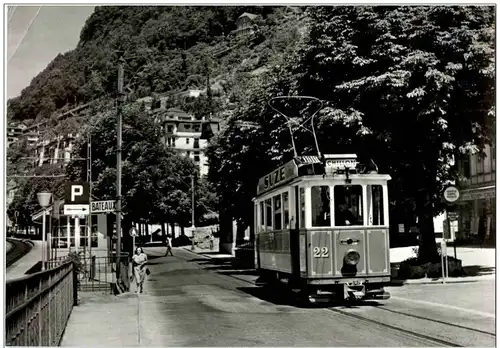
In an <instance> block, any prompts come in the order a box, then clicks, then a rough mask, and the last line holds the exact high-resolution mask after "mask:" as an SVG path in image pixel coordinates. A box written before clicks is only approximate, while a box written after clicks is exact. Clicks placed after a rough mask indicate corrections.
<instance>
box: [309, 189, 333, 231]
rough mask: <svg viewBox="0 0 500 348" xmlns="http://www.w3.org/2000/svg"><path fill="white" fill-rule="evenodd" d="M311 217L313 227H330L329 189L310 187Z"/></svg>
mask: <svg viewBox="0 0 500 348" xmlns="http://www.w3.org/2000/svg"><path fill="white" fill-rule="evenodd" d="M311 217H312V226H313V227H325V226H331V223H330V187H329V186H313V187H311Z"/></svg>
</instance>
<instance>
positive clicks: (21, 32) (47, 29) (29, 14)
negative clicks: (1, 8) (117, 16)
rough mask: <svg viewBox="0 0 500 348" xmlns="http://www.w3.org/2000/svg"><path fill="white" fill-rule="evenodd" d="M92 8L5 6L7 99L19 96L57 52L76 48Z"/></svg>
mask: <svg viewBox="0 0 500 348" xmlns="http://www.w3.org/2000/svg"><path fill="white" fill-rule="evenodd" d="M94 7H95V6H88V5H85V6H83V5H82V6H78V5H74V6H50V5H45V6H27V5H25V6H23V5H21V6H7V8H8V9H7V21H8V23H7V52H6V53H7V57H6V58H7V98H8V99H10V98H13V97H16V96H18V95H19V94H21V91H22V90H23V89H24V88H25V87H27V86H28V85H29V84H30V82H31V80H32V79H33V78H34V77H35V76H36V75H38V73H40V72H41V71H42V70H43V69H44V68H45V67H46V66H47V65H48V64H49V63H50V62H51V61H52V60H53V59H54V58H55V57H56V56H57V55H58V54H59V53H65V52H67V51H70V50H72V49H74V48H75V47H76V45H77V44H78V40H79V37H80V31H81V29H82V28H83V25H84V24H85V21H86V20H87V18H88V17H89V16H90V15H91V14H92V12H93V11H94Z"/></svg>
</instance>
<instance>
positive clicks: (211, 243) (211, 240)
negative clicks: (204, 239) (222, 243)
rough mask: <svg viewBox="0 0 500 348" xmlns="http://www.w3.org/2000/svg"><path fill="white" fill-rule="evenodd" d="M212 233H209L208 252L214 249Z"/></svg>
mask: <svg viewBox="0 0 500 348" xmlns="http://www.w3.org/2000/svg"><path fill="white" fill-rule="evenodd" d="M214 239H215V238H214V232H213V231H212V232H210V250H213V249H214Z"/></svg>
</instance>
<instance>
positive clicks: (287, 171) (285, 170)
mask: <svg viewBox="0 0 500 348" xmlns="http://www.w3.org/2000/svg"><path fill="white" fill-rule="evenodd" d="M298 175H299V171H298V167H297V164H295V161H294V160H291V161H290V162H287V163H285V164H284V165H282V166H281V167H279V168H278V169H276V170H275V171H273V172H271V173H269V174H267V175H266V176H263V177H262V178H260V180H259V186H258V187H257V194H261V193H263V192H265V191H269V190H270V189H272V188H273V187H276V186H278V185H281V184H284V183H286V182H288V181H290V180H292V179H293V178H296V177H297V176H298Z"/></svg>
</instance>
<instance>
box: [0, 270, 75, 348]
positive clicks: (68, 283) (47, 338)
mask: <svg viewBox="0 0 500 348" xmlns="http://www.w3.org/2000/svg"><path fill="white" fill-rule="evenodd" d="M75 275H76V273H75V272H74V268H73V263H72V262H66V263H63V264H61V265H59V266H57V267H54V268H53V269H50V270H47V271H43V272H38V273H35V274H33V275H30V276H27V277H23V278H19V279H15V280H10V281H7V282H6V317H5V344H6V345H7V346H58V345H59V343H60V341H61V338H62V335H63V332H64V329H65V328H66V324H67V322H68V319H69V316H70V314H71V310H72V309H73V306H74V305H76V304H77V289H76V287H75V284H76V280H75Z"/></svg>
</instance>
